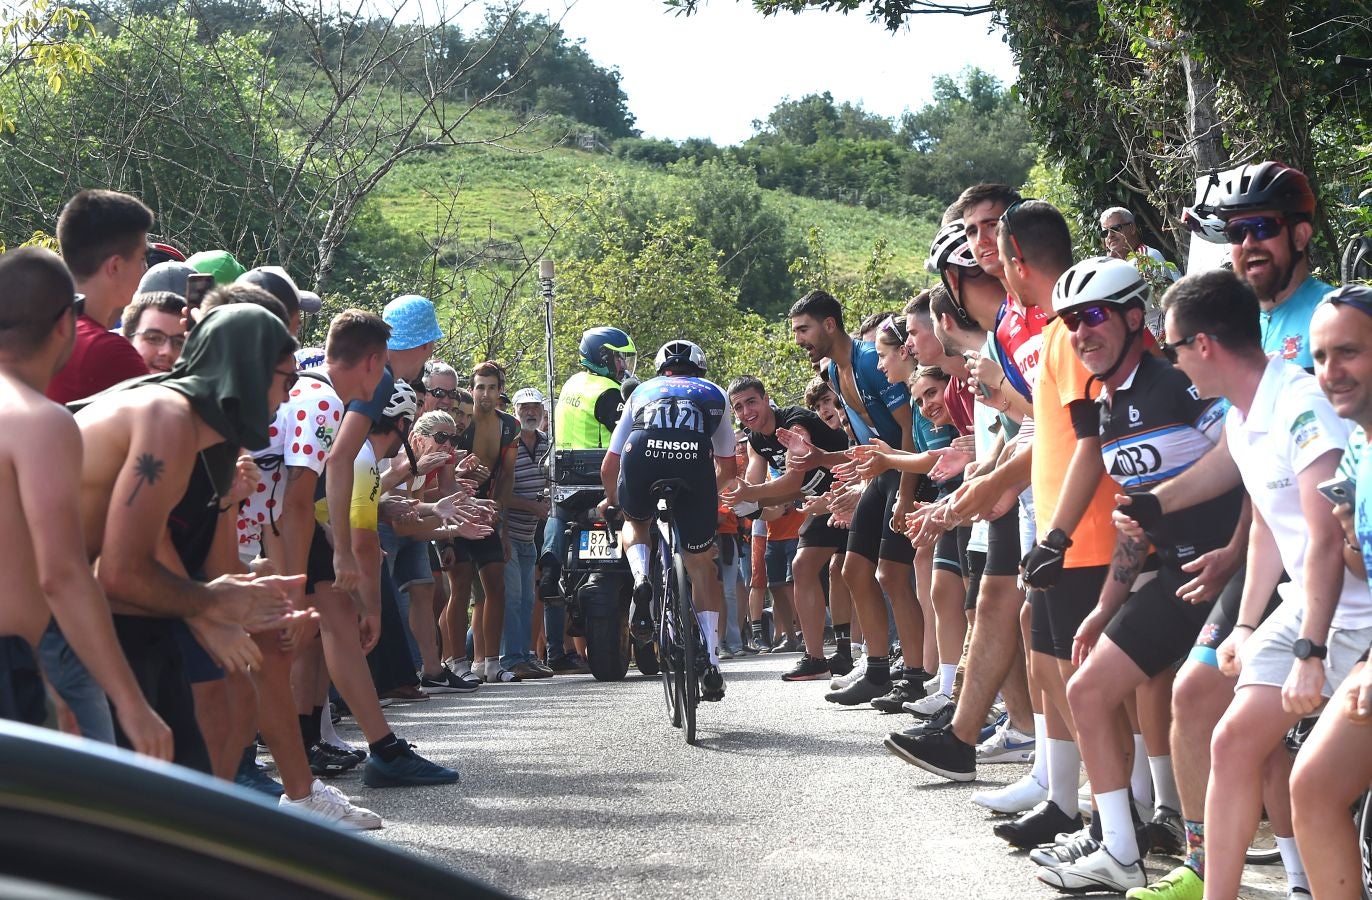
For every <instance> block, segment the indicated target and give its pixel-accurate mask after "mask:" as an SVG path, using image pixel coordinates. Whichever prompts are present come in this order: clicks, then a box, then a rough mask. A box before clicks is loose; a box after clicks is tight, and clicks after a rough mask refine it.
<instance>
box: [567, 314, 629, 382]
mask: <svg viewBox="0 0 1372 900" xmlns="http://www.w3.org/2000/svg"><path fill="white" fill-rule="evenodd" d="M578 352H580V353H581V364H582V365H583V366H585V367H586V368H588V369H590V370H591V371H592V372H594V373H596V374H597V375H604V376H605V377H606V378H616V379H617V378H618V371H617V369H616V367H615V365H614V358H615V355H616V354H618V355H619V356H620V358H621V359H623V360H624V371H625V373H626V374H629V375H632V374H633V372H634V368H635V364H636V362H637V359H638V350H637V349H636V348H635V347H634V342H633V340H632V339H631V338H630V337H629V335H628V334H627V333H626V332H624V331H622V330H620V329H618V328H610V327H608V326H601V327H599V328H588V329H586V331H584V332H582V335H581V346H580V347H579V348H578Z"/></svg>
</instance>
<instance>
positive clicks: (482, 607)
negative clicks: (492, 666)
mask: <svg viewBox="0 0 1372 900" xmlns="http://www.w3.org/2000/svg"><path fill="white" fill-rule="evenodd" d="M471 618H472V665H473V666H476V665H478V664H481V665H485V663H486V598H485V596H481V597H475V598H473V599H472V617H471ZM463 637H464V638H465V637H466V636H465V635H464V636H463ZM462 646H463V647H464V648H465V647H466V646H467V642H466V640H463V642H462Z"/></svg>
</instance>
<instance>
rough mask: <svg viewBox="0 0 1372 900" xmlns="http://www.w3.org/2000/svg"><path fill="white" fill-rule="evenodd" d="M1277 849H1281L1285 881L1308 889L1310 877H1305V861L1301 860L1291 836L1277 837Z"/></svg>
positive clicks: (1290, 884)
mask: <svg viewBox="0 0 1372 900" xmlns="http://www.w3.org/2000/svg"><path fill="white" fill-rule="evenodd" d="M1277 849H1278V850H1279V851H1281V864H1282V868H1284V869H1286V882H1287V884H1288V885H1289V886H1290V887H1293V888H1301V889H1303V890H1304V891H1306V893H1309V891H1310V879H1309V878H1307V877H1305V863H1303V862H1301V854H1300V851H1299V850H1297V849H1296V839H1295V838H1293V837H1279V838H1277Z"/></svg>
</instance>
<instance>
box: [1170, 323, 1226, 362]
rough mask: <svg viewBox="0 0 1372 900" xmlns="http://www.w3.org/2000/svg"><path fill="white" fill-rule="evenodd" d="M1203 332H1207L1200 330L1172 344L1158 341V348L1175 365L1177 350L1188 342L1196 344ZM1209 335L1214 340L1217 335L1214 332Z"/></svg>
mask: <svg viewBox="0 0 1372 900" xmlns="http://www.w3.org/2000/svg"><path fill="white" fill-rule="evenodd" d="M1203 334H1205V332H1203V331H1198V332H1196V333H1195V334H1193V335H1191V336H1190V337H1184V338H1182V339H1181V340H1179V341H1176V342H1174V343H1171V344H1169V343H1167V342H1166V341H1158V349H1159V350H1161V351H1162V355H1163V356H1165V357H1167V361H1168V362H1170V363H1171V364H1172V365H1174V366H1175V365H1176V364H1177V351H1178V350H1180V349H1181V348H1182V347H1185V346H1187V345H1188V344H1194V343H1195V342H1196V338H1198V337H1200V336H1201V335H1203ZM1208 337H1210V338H1211V339H1212V340H1213V339H1214V337H1215V336H1214V335H1213V334H1212V335H1208Z"/></svg>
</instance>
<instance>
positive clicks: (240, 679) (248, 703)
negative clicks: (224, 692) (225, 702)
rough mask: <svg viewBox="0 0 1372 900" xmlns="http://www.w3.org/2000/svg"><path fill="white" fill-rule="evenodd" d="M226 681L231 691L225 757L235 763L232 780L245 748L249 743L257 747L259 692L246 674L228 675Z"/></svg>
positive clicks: (225, 677)
mask: <svg viewBox="0 0 1372 900" xmlns="http://www.w3.org/2000/svg"><path fill="white" fill-rule="evenodd" d="M224 681H225V684H226V686H227V687H228V689H229V717H230V721H229V729H228V732H229V733H228V737H227V739H226V742H225V745H224V757H225V759H226V760H229V759H231V760H232V761H233V774H231V775H229V778H230V779H232V778H233V776H234V775H236V774H237V773H238V763H239V761H240V760H241V759H242V757H243V750H244V748H245V747H247V746H248V744H249V743H252V744H253V745H254V746H255V745H256V741H254V740H253V737H254V735H256V734H257V690H256V689H255V688H254V687H253V683H252V678H251V677H249V676H248V673H246V672H237V673H232V674H227V675H225V676H224ZM215 774H218V773H217V772H216V773H215Z"/></svg>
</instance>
